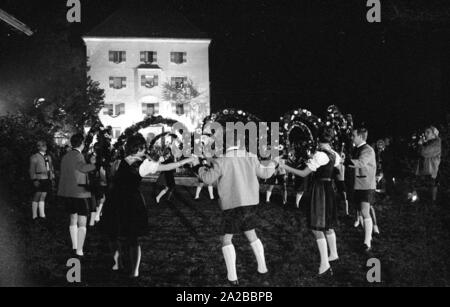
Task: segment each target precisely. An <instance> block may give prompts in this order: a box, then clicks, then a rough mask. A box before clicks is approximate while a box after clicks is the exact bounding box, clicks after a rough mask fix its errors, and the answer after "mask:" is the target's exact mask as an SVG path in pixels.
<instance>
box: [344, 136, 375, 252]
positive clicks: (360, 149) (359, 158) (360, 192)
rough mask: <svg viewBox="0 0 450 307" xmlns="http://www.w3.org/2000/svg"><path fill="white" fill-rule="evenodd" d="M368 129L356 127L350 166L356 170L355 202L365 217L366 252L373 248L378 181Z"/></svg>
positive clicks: (364, 248) (349, 161)
mask: <svg viewBox="0 0 450 307" xmlns="http://www.w3.org/2000/svg"><path fill="white" fill-rule="evenodd" d="M367 137H368V131H367V129H365V128H360V129H355V130H354V131H353V136H352V140H353V143H354V145H355V146H356V149H355V153H354V155H353V158H352V159H351V160H347V161H348V167H350V168H353V169H354V170H355V175H354V177H355V185H354V202H355V204H356V205H357V206H358V207H359V209H360V210H361V214H362V217H363V219H364V221H363V224H364V233H365V237H364V245H363V250H364V251H366V252H369V251H371V249H372V232H373V220H372V217H371V213H370V211H371V210H370V208H371V204H373V200H374V194H375V189H376V186H377V183H376V171H377V163H376V157H375V150H374V149H373V148H372V147H371V146H369V145H368V144H367Z"/></svg>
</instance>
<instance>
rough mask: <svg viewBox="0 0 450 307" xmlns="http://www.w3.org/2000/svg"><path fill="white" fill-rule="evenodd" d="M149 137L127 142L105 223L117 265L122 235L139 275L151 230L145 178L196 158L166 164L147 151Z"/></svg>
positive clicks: (133, 270)
mask: <svg viewBox="0 0 450 307" xmlns="http://www.w3.org/2000/svg"><path fill="white" fill-rule="evenodd" d="M146 145H147V144H146V141H145V138H144V137H143V136H142V135H141V134H137V135H135V136H131V137H130V138H129V139H128V140H127V143H126V145H125V151H126V157H125V158H124V159H123V160H122V161H121V162H120V165H119V168H118V170H117V172H116V174H115V176H114V179H113V182H112V187H111V191H110V193H109V194H108V195H107V199H106V202H105V206H104V210H103V218H102V221H101V225H102V227H103V230H104V231H105V232H106V234H107V235H108V236H109V239H110V241H111V243H112V245H113V250H114V251H115V253H114V266H113V270H114V271H117V270H119V266H120V263H121V261H120V257H121V254H122V253H121V252H120V244H119V240H120V239H125V240H126V242H127V245H128V248H129V255H130V262H131V265H132V268H131V275H130V277H131V278H137V277H139V266H140V263H141V245H140V243H139V241H140V238H141V237H142V236H145V235H147V233H148V211H147V206H146V204H145V200H144V197H143V195H142V193H141V189H140V186H141V181H142V178H143V177H145V176H147V175H149V174H155V173H157V172H164V171H170V170H174V169H176V168H179V167H181V166H183V165H185V164H188V163H192V162H193V161H194V160H195V159H194V158H190V159H185V160H182V161H180V162H177V163H170V164H166V165H162V164H160V163H159V162H157V161H154V160H153V159H152V158H150V157H149V156H148V155H147V148H146Z"/></svg>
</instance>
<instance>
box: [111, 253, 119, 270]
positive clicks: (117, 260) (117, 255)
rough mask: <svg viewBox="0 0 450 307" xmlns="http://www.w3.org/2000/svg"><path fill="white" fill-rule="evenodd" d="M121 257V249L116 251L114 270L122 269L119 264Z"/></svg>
mask: <svg viewBox="0 0 450 307" xmlns="http://www.w3.org/2000/svg"><path fill="white" fill-rule="evenodd" d="M119 257H120V253H119V251H116V252H115V253H114V257H113V258H114V266H113V267H112V270H113V271H118V270H119V269H120V266H119Z"/></svg>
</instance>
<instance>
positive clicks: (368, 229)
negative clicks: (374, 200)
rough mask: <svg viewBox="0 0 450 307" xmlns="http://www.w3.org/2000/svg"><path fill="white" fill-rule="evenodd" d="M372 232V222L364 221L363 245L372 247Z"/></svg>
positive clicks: (369, 220)
mask: <svg viewBox="0 0 450 307" xmlns="http://www.w3.org/2000/svg"><path fill="white" fill-rule="evenodd" d="M372 231H373V222H372V218H370V217H369V218H368V219H365V220H364V233H365V237H364V244H366V245H367V246H368V247H371V246H372Z"/></svg>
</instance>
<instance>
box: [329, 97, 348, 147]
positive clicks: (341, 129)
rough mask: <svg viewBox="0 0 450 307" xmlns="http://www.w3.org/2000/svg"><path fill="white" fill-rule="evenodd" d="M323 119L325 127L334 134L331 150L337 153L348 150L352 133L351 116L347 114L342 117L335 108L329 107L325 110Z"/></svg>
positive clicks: (333, 106)
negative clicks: (331, 129)
mask: <svg viewBox="0 0 450 307" xmlns="http://www.w3.org/2000/svg"><path fill="white" fill-rule="evenodd" d="M325 118H326V122H325V125H326V126H327V127H331V128H333V130H334V133H335V137H334V140H333V143H332V146H333V148H334V149H335V150H336V151H338V152H343V151H345V150H349V146H350V145H351V144H350V141H351V134H352V131H353V117H352V115H351V114H347V115H345V116H344V114H342V113H341V111H340V110H339V108H338V107H337V106H335V105H331V106H329V107H328V108H327V112H326V115H325Z"/></svg>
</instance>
